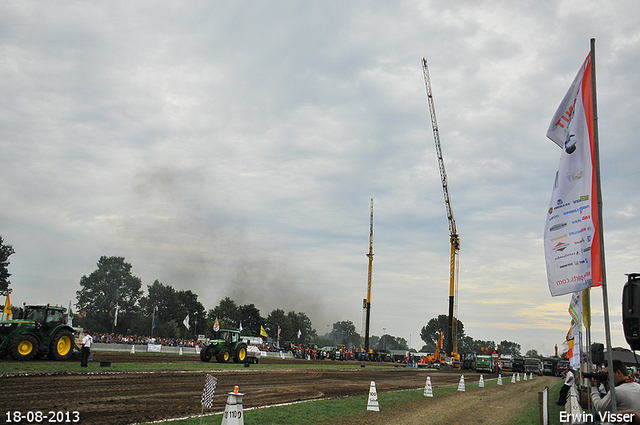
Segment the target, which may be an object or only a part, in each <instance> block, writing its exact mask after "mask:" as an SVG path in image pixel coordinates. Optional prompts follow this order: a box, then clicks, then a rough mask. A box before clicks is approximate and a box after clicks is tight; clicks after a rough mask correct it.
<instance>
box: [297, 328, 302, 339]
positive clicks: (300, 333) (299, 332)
mask: <svg viewBox="0 0 640 425" xmlns="http://www.w3.org/2000/svg"><path fill="white" fill-rule="evenodd" d="M300 335H302V332H301V331H300V329H298V338H300Z"/></svg>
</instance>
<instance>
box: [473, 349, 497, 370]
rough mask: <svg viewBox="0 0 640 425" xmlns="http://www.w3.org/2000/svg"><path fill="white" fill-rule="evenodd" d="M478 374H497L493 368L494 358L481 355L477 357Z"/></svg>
mask: <svg viewBox="0 0 640 425" xmlns="http://www.w3.org/2000/svg"><path fill="white" fill-rule="evenodd" d="M476 372H487V373H493V372H495V369H494V366H493V357H491V356H489V355H486V354H479V355H477V356H476Z"/></svg>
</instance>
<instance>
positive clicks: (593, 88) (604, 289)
mask: <svg viewBox="0 0 640 425" xmlns="http://www.w3.org/2000/svg"><path fill="white" fill-rule="evenodd" d="M591 92H592V96H593V145H594V147H593V155H594V160H595V173H596V191H597V192H596V193H597V196H598V236H599V238H600V267H601V270H602V306H603V309H604V333H605V340H606V343H607V364H608V365H609V387H610V391H611V413H617V411H618V409H617V406H616V391H615V385H613V383H614V380H613V375H614V373H613V351H612V348H611V323H610V321H609V296H608V295H607V272H606V266H605V261H604V230H603V226H602V187H601V184H600V148H599V146H598V145H599V140H598V106H597V105H598V104H597V95H596V39H595V38H592V39H591Z"/></svg>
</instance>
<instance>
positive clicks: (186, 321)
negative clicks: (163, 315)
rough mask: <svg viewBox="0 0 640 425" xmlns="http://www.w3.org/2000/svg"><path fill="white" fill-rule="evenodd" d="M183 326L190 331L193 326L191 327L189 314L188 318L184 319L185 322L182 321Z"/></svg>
mask: <svg viewBox="0 0 640 425" xmlns="http://www.w3.org/2000/svg"><path fill="white" fill-rule="evenodd" d="M182 324H183V325H184V327H185V328H187V329H190V328H191V326H189V313H187V317H185V318H184V320H183V321H182Z"/></svg>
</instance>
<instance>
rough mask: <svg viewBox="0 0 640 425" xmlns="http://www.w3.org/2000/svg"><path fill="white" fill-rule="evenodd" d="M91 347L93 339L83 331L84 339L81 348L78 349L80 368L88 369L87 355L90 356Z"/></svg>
mask: <svg viewBox="0 0 640 425" xmlns="http://www.w3.org/2000/svg"><path fill="white" fill-rule="evenodd" d="M91 345H93V338H92V337H91V335H90V334H89V332H87V331H86V330H85V332H84V338H82V348H81V349H80V366H81V367H89V365H88V362H89V354H91Z"/></svg>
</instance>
